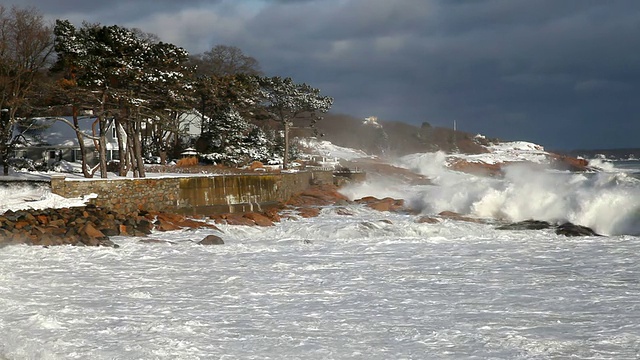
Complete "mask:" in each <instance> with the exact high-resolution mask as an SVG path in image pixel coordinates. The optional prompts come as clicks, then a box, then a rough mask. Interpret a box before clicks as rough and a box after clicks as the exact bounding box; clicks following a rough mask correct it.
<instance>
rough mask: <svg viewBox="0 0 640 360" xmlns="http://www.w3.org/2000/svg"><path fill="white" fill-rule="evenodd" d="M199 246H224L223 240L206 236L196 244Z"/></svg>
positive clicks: (214, 236) (213, 236)
mask: <svg viewBox="0 0 640 360" xmlns="http://www.w3.org/2000/svg"><path fill="white" fill-rule="evenodd" d="M198 244H200V245H224V240H222V238H221V237H219V236H216V235H207V237H205V238H204V239H202V240H200V242H198Z"/></svg>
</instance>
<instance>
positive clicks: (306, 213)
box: [298, 207, 320, 218]
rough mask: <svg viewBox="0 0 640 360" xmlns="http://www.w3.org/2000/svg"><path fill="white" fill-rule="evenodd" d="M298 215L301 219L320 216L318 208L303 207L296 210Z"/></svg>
mask: <svg viewBox="0 0 640 360" xmlns="http://www.w3.org/2000/svg"><path fill="white" fill-rule="evenodd" d="M298 214H299V215H300V216H301V217H303V218H312V217H316V216H318V215H320V209H319V208H311V207H303V208H299V209H298Z"/></svg>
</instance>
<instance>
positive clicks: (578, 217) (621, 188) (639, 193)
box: [346, 153, 640, 235]
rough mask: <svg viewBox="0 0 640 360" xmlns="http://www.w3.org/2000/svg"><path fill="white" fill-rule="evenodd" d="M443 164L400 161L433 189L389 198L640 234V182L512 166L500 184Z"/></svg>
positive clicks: (369, 187) (439, 159)
mask: <svg viewBox="0 0 640 360" xmlns="http://www.w3.org/2000/svg"><path fill="white" fill-rule="evenodd" d="M445 160H446V158H445V156H444V155H443V154H441V153H434V154H414V155H410V156H407V157H404V158H402V159H400V161H399V164H401V165H402V166H405V167H407V168H409V169H412V170H414V171H416V172H418V173H420V174H423V175H426V176H429V177H430V178H431V179H432V181H433V182H434V184H435V185H434V186H422V187H411V188H408V187H407V186H404V189H403V186H402V185H400V184H397V183H396V184H394V187H395V188H396V189H397V190H394V191H392V193H394V194H398V195H404V196H400V197H403V198H405V199H406V200H407V201H408V203H409V204H410V205H411V206H412V207H414V208H416V209H419V210H421V211H422V212H424V213H428V214H434V213H439V212H441V211H455V212H458V213H462V214H467V215H473V216H477V217H483V218H493V219H503V220H508V221H522V220H528V219H535V220H546V221H551V222H565V221H570V222H573V223H576V224H579V225H584V226H589V227H591V228H593V229H594V230H596V231H597V232H600V233H602V234H609V235H616V234H633V235H636V234H640V181H638V179H635V178H633V177H630V176H628V175H627V174H626V173H621V172H600V173H588V174H575V173H563V172H553V171H544V170H541V169H540V167H539V166H536V167H531V166H527V165H510V166H507V167H505V176H504V178H488V177H479V176H474V175H469V174H464V173H459V172H453V171H450V170H448V169H446V167H445V166H444V161H445ZM389 188H390V186H389V184H386V183H384V182H377V183H376V182H375V181H371V182H368V183H366V184H365V185H364V186H363V187H361V188H356V189H347V190H346V194H348V195H350V196H352V197H355V196H359V195H365V194H366V195H373V196H376V195H382V194H384V193H385V191H387V190H388V189H389ZM392 189H393V188H392Z"/></svg>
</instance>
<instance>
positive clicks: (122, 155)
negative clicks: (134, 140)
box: [113, 118, 129, 176]
mask: <svg viewBox="0 0 640 360" xmlns="http://www.w3.org/2000/svg"><path fill="white" fill-rule="evenodd" d="M113 126H115V129H116V137H117V139H118V160H119V161H120V166H119V170H118V174H119V175H120V176H127V173H128V172H129V166H128V161H127V153H126V148H127V146H126V145H125V142H124V139H123V138H122V131H120V127H121V125H120V121H119V120H118V119H117V118H116V120H115V123H114V124H113Z"/></svg>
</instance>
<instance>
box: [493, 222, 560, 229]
mask: <svg viewBox="0 0 640 360" xmlns="http://www.w3.org/2000/svg"><path fill="white" fill-rule="evenodd" d="M549 228H551V224H550V223H548V222H546V221H540V220H525V221H520V222H515V223H511V224H506V225H502V226H499V227H497V229H498V230H542V229H549Z"/></svg>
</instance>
